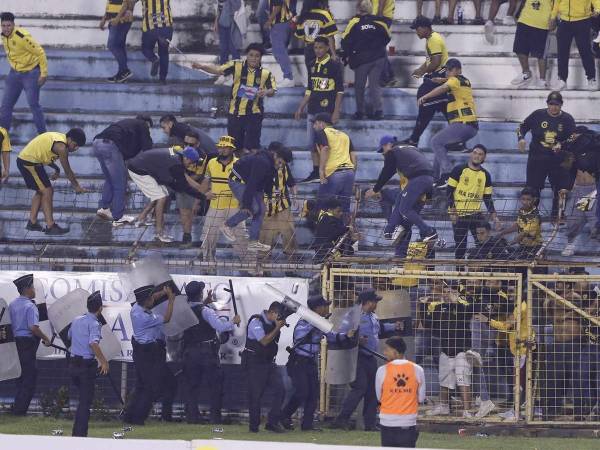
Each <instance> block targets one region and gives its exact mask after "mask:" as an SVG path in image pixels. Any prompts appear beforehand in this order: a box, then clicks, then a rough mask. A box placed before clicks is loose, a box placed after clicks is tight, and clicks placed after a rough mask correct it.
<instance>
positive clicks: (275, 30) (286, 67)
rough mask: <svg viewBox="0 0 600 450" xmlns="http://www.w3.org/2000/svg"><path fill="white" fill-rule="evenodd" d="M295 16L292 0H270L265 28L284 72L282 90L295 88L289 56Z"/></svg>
mask: <svg viewBox="0 0 600 450" xmlns="http://www.w3.org/2000/svg"><path fill="white" fill-rule="evenodd" d="M293 16H294V15H293V13H292V11H291V9H290V0H269V18H268V19H267V21H266V22H265V24H264V28H265V29H266V30H271V33H270V37H271V45H272V51H273V56H274V57H275V61H277V64H279V67H280V68H281V71H282V72H283V80H282V81H281V82H279V83H277V85H278V86H279V87H280V88H286V87H294V74H293V72H292V62H291V61H290V56H289V55H288V45H289V43H290V37H291V35H292V26H291V21H292V17H293ZM221 64H223V63H221Z"/></svg>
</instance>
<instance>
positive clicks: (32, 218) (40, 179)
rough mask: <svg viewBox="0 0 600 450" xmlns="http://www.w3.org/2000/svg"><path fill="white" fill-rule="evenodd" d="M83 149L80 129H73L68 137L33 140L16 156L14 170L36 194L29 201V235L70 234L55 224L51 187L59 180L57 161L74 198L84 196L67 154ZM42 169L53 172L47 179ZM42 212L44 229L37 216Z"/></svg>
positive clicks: (45, 135) (49, 134)
mask: <svg viewBox="0 0 600 450" xmlns="http://www.w3.org/2000/svg"><path fill="white" fill-rule="evenodd" d="M84 145H85V133H84V132H83V130H82V129H81V128H73V129H71V130H69V131H68V132H67V134H63V133H56V132H53V131H48V132H46V133H42V134H40V135H38V136H37V137H35V138H33V139H32V140H31V141H30V142H29V143H28V144H27V145H26V146H25V147H24V148H23V150H21V153H19V156H18V157H17V167H18V169H19V172H21V175H22V176H23V179H24V180H25V185H26V186H27V187H28V188H29V189H31V190H33V191H35V194H33V199H32V200H31V209H30V213H29V221H28V222H27V226H26V227H25V228H26V229H27V230H29V231H41V232H43V233H46V234H47V235H51V236H55V235H61V234H65V233H68V232H69V228H63V227H61V226H60V225H58V224H57V223H56V222H54V214H53V197H54V190H53V189H52V183H51V182H50V180H52V181H54V180H56V179H58V177H59V176H60V168H59V167H58V166H57V165H56V163H55V161H56V160H59V161H60V164H61V166H62V167H63V169H64V171H65V174H66V175H67V178H68V179H69V181H70V182H71V186H73V190H74V191H75V193H76V194H82V193H84V192H87V191H86V190H85V189H84V188H82V187H81V186H80V185H79V181H77V178H76V177H75V174H74V173H73V170H72V169H71V165H70V164H69V153H72V152H75V151H77V149H78V148H79V147H82V146H84ZM44 166H50V167H52V168H53V169H54V174H53V175H52V176H51V177H48V174H47V173H46V169H45V168H44ZM40 208H41V209H42V212H43V213H44V219H45V220H46V228H42V226H41V225H40V224H39V223H38V213H39V211H40Z"/></svg>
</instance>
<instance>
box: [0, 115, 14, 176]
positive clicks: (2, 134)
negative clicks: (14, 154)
mask: <svg viewBox="0 0 600 450" xmlns="http://www.w3.org/2000/svg"><path fill="white" fill-rule="evenodd" d="M11 149H12V147H11V145H10V136H9V135H8V131H6V129H5V128H2V127H0V153H2V158H0V169H2V170H1V171H0V183H6V182H7V181H8V177H9V175H10V151H11Z"/></svg>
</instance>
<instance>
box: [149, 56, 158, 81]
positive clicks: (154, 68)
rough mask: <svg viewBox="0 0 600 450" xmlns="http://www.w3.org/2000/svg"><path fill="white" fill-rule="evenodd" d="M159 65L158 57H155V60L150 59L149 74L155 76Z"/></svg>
mask: <svg viewBox="0 0 600 450" xmlns="http://www.w3.org/2000/svg"><path fill="white" fill-rule="evenodd" d="M159 67H160V61H159V60H158V59H156V60H155V61H152V67H151V68H150V76H152V77H155V76H156V75H158V69H159Z"/></svg>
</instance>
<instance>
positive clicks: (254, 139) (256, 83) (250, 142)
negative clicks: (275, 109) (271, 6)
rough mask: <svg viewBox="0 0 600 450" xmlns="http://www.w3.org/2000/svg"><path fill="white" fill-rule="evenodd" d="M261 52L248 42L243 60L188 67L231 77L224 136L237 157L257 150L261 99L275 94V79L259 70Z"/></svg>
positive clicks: (260, 123) (260, 122)
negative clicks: (232, 144) (232, 145)
mask: <svg viewBox="0 0 600 450" xmlns="http://www.w3.org/2000/svg"><path fill="white" fill-rule="evenodd" d="M264 53H265V50H264V48H263V47H262V46H261V45H260V44H256V43H252V44H250V45H248V47H247V48H246V60H245V61H239V60H238V61H229V62H228V63H227V64H224V65H222V66H215V65H213V64H198V63H194V64H192V67H193V68H194V69H199V70H204V71H206V72H208V73H212V74H213V75H225V76H228V75H233V86H232V87H231V100H230V101H229V111H228V115H227V134H228V135H229V136H231V137H233V138H234V139H235V143H236V145H237V151H238V152H239V153H240V154H243V153H246V152H250V151H256V150H258V149H260V136H261V132H262V121H263V117H264V113H265V109H264V99H265V97H272V96H273V95H275V92H276V91H277V85H276V83H275V77H273V74H271V72H270V71H268V70H267V69H265V68H263V67H261V59H262V57H263V55H264Z"/></svg>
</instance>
